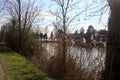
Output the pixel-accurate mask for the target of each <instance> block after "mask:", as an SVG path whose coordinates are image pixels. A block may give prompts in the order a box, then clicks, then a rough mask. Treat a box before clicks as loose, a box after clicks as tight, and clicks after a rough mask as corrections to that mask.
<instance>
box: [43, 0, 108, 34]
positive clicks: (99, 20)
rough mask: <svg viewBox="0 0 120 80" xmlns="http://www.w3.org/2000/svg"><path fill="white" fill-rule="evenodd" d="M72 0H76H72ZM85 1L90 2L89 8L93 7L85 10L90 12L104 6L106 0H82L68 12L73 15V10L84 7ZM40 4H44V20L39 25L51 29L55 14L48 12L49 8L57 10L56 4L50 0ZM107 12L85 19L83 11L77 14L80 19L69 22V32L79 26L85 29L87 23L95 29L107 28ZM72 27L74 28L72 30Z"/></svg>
mask: <svg viewBox="0 0 120 80" xmlns="http://www.w3.org/2000/svg"><path fill="white" fill-rule="evenodd" d="M74 1H78V0H73V2H74ZM86 3H87V4H88V5H89V4H91V3H92V6H91V8H93V7H95V8H94V9H91V10H89V11H87V13H88V14H89V13H91V12H92V11H97V10H98V9H99V8H101V7H102V6H104V5H105V4H106V2H104V0H83V2H81V3H80V4H78V5H77V6H76V9H75V10H73V11H71V12H70V13H69V14H71V15H75V12H80V10H82V8H80V7H82V6H83V7H84V6H85V5H86ZM42 4H44V5H43V7H42V12H43V15H44V16H42V17H43V18H44V20H43V22H42V24H41V25H44V26H49V27H50V29H52V28H51V27H52V26H53V25H52V23H53V22H54V21H55V16H54V15H52V14H51V13H49V10H51V11H53V12H55V11H56V10H58V6H56V4H55V3H54V2H53V1H51V0H42ZM77 8H79V9H77ZM100 12H101V11H98V12H97V14H100ZM45 14H46V15H45ZM92 14H93V13H92ZM108 14H109V9H108V10H107V11H106V13H104V14H103V15H102V16H101V15H99V16H93V17H91V18H88V19H87V17H85V13H83V14H82V15H80V16H79V18H80V21H77V19H76V20H74V21H73V22H72V23H71V26H70V27H69V29H70V30H71V32H74V30H76V29H78V30H79V29H80V28H81V27H84V29H85V31H86V30H87V28H88V26H89V25H93V27H94V28H95V29H97V30H100V29H107V28H106V27H105V26H107V22H108V16H109V15H108ZM71 15H70V16H71ZM46 16H47V17H46ZM86 19H87V20H86ZM73 28H74V30H73Z"/></svg>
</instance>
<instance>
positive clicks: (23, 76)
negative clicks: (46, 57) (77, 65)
mask: <svg viewBox="0 0 120 80" xmlns="http://www.w3.org/2000/svg"><path fill="white" fill-rule="evenodd" d="M0 56H1V57H2V64H3V67H4V71H5V73H6V77H7V80H53V79H51V78H49V77H48V75H46V74H45V73H43V72H42V71H41V70H39V69H38V68H37V67H36V66H35V65H33V64H31V63H30V62H29V61H28V60H27V59H25V58H24V57H23V56H21V55H19V54H18V53H16V52H14V51H13V50H11V49H10V48H8V47H6V46H5V45H3V44H0Z"/></svg>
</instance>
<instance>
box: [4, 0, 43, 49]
mask: <svg viewBox="0 0 120 80" xmlns="http://www.w3.org/2000/svg"><path fill="white" fill-rule="evenodd" d="M4 3H5V4H6V5H5V10H6V13H7V14H8V15H9V20H10V21H11V20H12V22H13V24H14V26H13V27H14V30H16V31H18V32H17V34H16V35H17V36H19V37H17V40H18V43H17V44H18V45H17V51H20V50H22V47H23V45H24V43H25V42H26V39H27V35H28V34H29V32H30V30H31V29H32V26H34V24H35V23H36V22H37V19H38V15H39V12H40V9H41V8H40V6H39V5H38V4H36V3H37V0H5V1H4ZM13 24H12V25H13Z"/></svg>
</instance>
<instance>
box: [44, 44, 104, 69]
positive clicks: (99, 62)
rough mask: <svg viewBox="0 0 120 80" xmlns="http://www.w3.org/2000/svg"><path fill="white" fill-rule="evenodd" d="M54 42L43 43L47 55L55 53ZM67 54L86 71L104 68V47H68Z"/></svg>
mask: <svg viewBox="0 0 120 80" xmlns="http://www.w3.org/2000/svg"><path fill="white" fill-rule="evenodd" d="M56 46H57V45H56V44H50V45H49V44H44V47H45V48H46V49H47V51H48V53H49V56H52V55H54V54H55V50H56ZM67 52H68V54H70V55H72V56H73V57H74V58H76V63H77V64H78V65H79V64H80V65H79V66H81V67H82V68H85V69H87V70H88V71H91V70H92V71H93V70H96V71H101V69H103V68H104V58H105V53H106V50H105V49H104V48H100V49H98V48H89V49H87V48H81V47H73V46H71V47H69V48H68V50H67Z"/></svg>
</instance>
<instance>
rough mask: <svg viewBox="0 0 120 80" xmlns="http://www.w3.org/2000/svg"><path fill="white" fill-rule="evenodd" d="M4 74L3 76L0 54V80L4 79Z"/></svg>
mask: <svg viewBox="0 0 120 80" xmlns="http://www.w3.org/2000/svg"><path fill="white" fill-rule="evenodd" d="M4 76H5V73H4V70H3V66H2V57H1V54H0V80H5V79H4Z"/></svg>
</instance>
